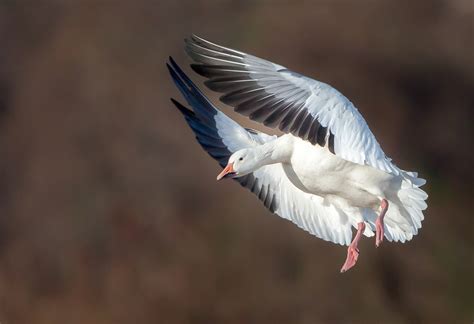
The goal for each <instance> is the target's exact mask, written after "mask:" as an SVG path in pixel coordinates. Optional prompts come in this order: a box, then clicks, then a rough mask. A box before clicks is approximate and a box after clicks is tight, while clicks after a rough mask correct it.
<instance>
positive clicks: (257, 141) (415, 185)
mask: <svg viewBox="0 0 474 324" xmlns="http://www.w3.org/2000/svg"><path fill="white" fill-rule="evenodd" d="M186 51H187V53H188V54H189V55H190V57H191V58H193V59H194V61H195V62H196V64H192V65H191V66H192V68H193V69H194V70H195V71H196V72H198V73H199V74H201V75H203V76H205V77H207V78H209V80H207V81H206V82H205V84H206V85H207V86H208V87H209V88H210V89H212V90H215V91H218V92H222V93H223V96H222V97H221V101H223V102H224V103H226V104H229V105H232V106H233V107H234V109H235V111H237V112H239V113H241V114H243V115H245V116H248V117H249V118H250V119H252V120H254V121H257V122H261V123H263V124H264V125H266V126H269V127H274V128H278V129H280V130H281V131H283V132H284V133H286V134H285V135H282V136H280V137H277V136H270V135H267V134H265V133H261V132H257V131H254V130H249V129H245V128H243V127H242V126H240V125H239V124H237V123H236V122H235V121H233V120H232V119H230V118H229V117H227V116H226V115H225V114H224V113H222V112H221V111H219V110H218V109H216V108H215V106H214V105H212V104H211V103H210V101H209V100H208V99H207V98H206V97H205V96H204V95H203V94H202V93H201V92H200V91H199V89H198V88H197V87H196V86H195V85H194V84H193V83H192V82H191V80H189V78H188V77H187V76H186V75H185V74H184V72H182V71H181V70H180V68H179V67H178V66H177V65H176V63H174V61H173V60H171V66H168V67H169V68H170V73H171V75H172V77H173V79H174V81H175V82H176V84H177V86H178V88H179V89H180V91H181V92H182V93H183V95H184V97H185V98H186V100H187V101H188V103H189V104H190V105H191V106H192V107H193V111H191V110H189V109H187V108H185V107H184V106H182V105H181V104H179V103H178V102H176V101H173V102H174V103H175V104H176V105H177V107H178V108H179V109H180V110H181V112H182V113H183V114H184V115H185V117H186V120H187V121H188V123H189V125H190V126H191V128H192V129H193V130H194V132H195V133H196V135H197V136H196V137H197V139H198V141H199V142H200V143H201V145H202V146H203V147H204V149H206V150H207V151H208V152H209V154H210V155H211V156H213V157H214V158H215V159H217V160H218V161H219V162H220V164H221V166H223V167H224V166H225V165H227V167H226V169H225V170H224V172H223V174H222V175H225V174H227V175H232V176H234V177H235V179H236V180H237V181H239V182H240V183H241V184H242V185H243V186H245V187H247V188H249V189H250V190H251V191H252V192H254V193H255V194H256V195H257V196H258V197H259V199H260V200H262V201H263V203H264V204H265V206H266V207H267V208H269V209H270V210H271V211H272V212H274V213H275V214H277V215H279V216H281V217H283V218H286V219H288V220H290V221H292V222H293V223H295V224H296V225H298V226H299V227H300V228H302V229H304V230H306V231H308V232H310V233H311V234H313V235H315V236H317V237H319V238H321V239H324V240H326V241H331V242H334V243H338V244H342V245H349V251H348V259H347V260H346V263H345V265H344V266H343V269H342V271H346V270H347V269H349V268H350V267H352V266H353V265H354V264H355V262H356V261H357V256H358V249H357V241H358V239H359V236H360V234H362V233H363V234H364V235H365V236H373V235H374V232H376V231H379V232H380V233H381V234H380V235H382V236H381V238H383V236H384V237H385V238H387V239H388V240H389V241H401V242H405V241H408V240H410V239H412V237H413V236H414V235H416V234H417V232H418V229H419V228H421V221H422V220H423V213H422V211H423V210H424V209H426V207H427V205H426V203H425V200H426V199H427V197H428V196H427V194H426V193H425V192H424V191H423V190H421V189H420V188H419V187H420V186H422V185H423V184H424V183H425V180H424V179H421V178H418V177H417V174H416V173H414V172H407V171H403V170H401V169H400V168H398V167H397V166H396V165H395V164H393V163H392V162H391V160H390V159H389V158H387V157H386V155H385V153H384V152H383V151H382V149H381V147H380V145H379V143H378V142H377V140H376V139H375V137H374V135H373V134H372V132H371V131H370V129H369V127H368V126H367V123H366V122H365V120H364V119H363V117H362V116H361V114H360V113H359V111H358V110H357V109H356V108H355V107H354V105H353V104H352V103H351V102H350V101H349V100H348V99H347V98H346V97H344V96H343V95H342V94H341V93H340V92H338V91H337V90H336V89H334V88H332V87H331V86H329V85H327V84H325V83H322V82H319V81H316V80H313V79H310V78H307V77H305V76H302V75H300V74H297V73H295V72H292V71H290V70H288V69H286V68H285V67H283V66H280V65H276V64H274V63H271V62H269V61H266V60H263V59H260V58H257V57H255V56H251V55H248V54H245V53H242V52H239V51H235V50H231V49H228V48H225V47H222V46H219V45H216V44H213V43H210V42H208V41H206V40H203V39H201V38H199V37H197V36H193V37H192V38H191V39H190V40H187V41H186ZM385 204H388V205H385ZM384 206H385V208H384ZM379 212H380V217H379V215H378V213H379ZM384 215H385V217H384ZM377 217H379V220H377V219H378V218H377ZM377 222H381V224H382V225H381V226H382V228H377ZM366 224H367V225H368V226H365V225H366ZM352 227H355V228H357V229H358V232H360V234H359V233H358V235H356V238H355V239H354V241H353V242H352V244H351V238H352V230H351V229H352ZM381 238H380V237H377V245H378V244H379V242H381Z"/></svg>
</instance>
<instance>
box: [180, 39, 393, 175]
mask: <svg viewBox="0 0 474 324" xmlns="http://www.w3.org/2000/svg"><path fill="white" fill-rule="evenodd" d="M186 52H187V53H188V55H189V56H190V57H191V58H192V59H193V60H194V61H195V62H196V64H192V65H191V67H192V68H193V69H194V71H196V72H197V73H199V74H200V75H202V76H204V77H207V78H209V80H207V81H206V82H205V84H206V86H207V87H209V88H210V89H211V90H214V91H217V92H221V93H224V95H223V96H221V98H220V100H221V101H222V102H224V103H226V104H229V105H231V106H233V107H234V110H235V111H236V112H238V113H241V114H243V115H245V116H248V117H249V118H250V119H251V120H254V121H257V122H260V123H263V124H264V125H265V126H268V127H272V128H278V129H280V130H281V131H283V132H285V133H291V134H293V135H295V136H299V137H301V138H302V139H304V140H308V141H310V142H311V143H312V144H318V145H321V146H325V145H327V146H328V148H329V150H331V152H333V153H334V154H336V155H338V156H340V157H341V158H344V159H346V160H348V161H351V162H354V163H359V164H362V165H370V166H372V167H375V168H378V169H380V170H382V171H386V172H389V173H393V174H396V175H398V174H399V173H400V171H401V170H400V169H399V168H398V167H397V166H395V165H394V164H392V163H391V160H390V159H389V158H387V157H386V156H385V153H384V152H383V151H382V149H381V147H380V145H379V143H378V142H377V140H376V139H375V136H374V135H373V134H372V132H371V131H370V129H369V127H368V126H367V123H366V122H365V120H364V118H363V117H362V115H361V114H360V113H359V111H358V110H357V109H356V108H355V107H354V105H353V104H352V103H351V102H350V101H349V100H348V99H347V98H346V97H344V96H343V95H342V94H341V93H340V92H338V91H337V90H336V89H334V88H333V87H331V86H330V85H328V84H325V83H322V82H319V81H316V80H313V79H310V78H307V77H305V76H303V75H300V74H298V73H295V72H292V71H290V70H288V69H287V68H285V67H283V66H281V65H277V64H274V63H272V62H269V61H266V60H263V59H260V58H258V57H255V56H252V55H249V54H245V53H242V52H239V51H236V50H233V49H229V48H226V47H223V46H220V45H216V44H213V43H211V42H209V41H207V40H204V39H202V38H199V37H197V36H192V37H191V39H187V40H186Z"/></svg>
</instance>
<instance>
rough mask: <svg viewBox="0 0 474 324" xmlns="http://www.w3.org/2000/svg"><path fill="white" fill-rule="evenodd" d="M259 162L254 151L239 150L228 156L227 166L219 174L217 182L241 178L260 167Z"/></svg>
mask: <svg viewBox="0 0 474 324" xmlns="http://www.w3.org/2000/svg"><path fill="white" fill-rule="evenodd" d="M260 160H261V159H260V158H259V156H258V154H257V152H256V151H255V150H251V149H242V150H239V151H237V152H235V153H234V154H232V155H231V156H230V158H229V161H228V162H227V166H226V167H225V168H224V170H222V172H221V173H219V175H218V176H217V180H221V179H223V178H236V177H242V176H244V175H246V174H249V173H251V172H253V171H255V170H257V169H258V168H259V167H260V166H261V165H260Z"/></svg>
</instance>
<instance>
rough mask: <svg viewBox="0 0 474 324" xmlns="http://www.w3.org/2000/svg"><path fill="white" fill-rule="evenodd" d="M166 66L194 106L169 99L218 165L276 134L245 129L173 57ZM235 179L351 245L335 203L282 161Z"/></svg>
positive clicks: (276, 209) (321, 233)
mask: <svg viewBox="0 0 474 324" xmlns="http://www.w3.org/2000/svg"><path fill="white" fill-rule="evenodd" d="M168 68H169V71H170V74H171V76H172V78H173V80H174V82H175V83H176V85H177V87H178V89H179V90H180V91H181V93H182V94H183V96H184V98H185V99H186V101H187V102H188V104H189V105H190V106H191V107H192V108H193V110H190V109H188V108H186V107H185V106H183V105H182V104H180V103H179V102H177V101H176V100H174V99H171V100H172V101H173V103H174V104H175V106H176V107H177V108H178V109H179V110H180V111H181V113H182V114H183V115H184V117H185V119H186V121H187V122H188V124H189V126H190V127H191V129H192V130H193V131H194V133H195V135H196V139H197V140H198V142H199V143H200V144H201V146H202V147H203V148H204V149H205V150H206V151H207V152H208V153H209V154H210V155H211V156H212V157H213V158H214V159H216V160H217V161H218V162H219V164H220V165H221V166H222V167H223V166H225V164H226V163H227V161H228V159H229V157H230V156H231V155H232V153H233V152H235V151H237V150H239V149H243V148H249V147H253V146H257V145H260V144H263V143H265V142H267V141H270V140H273V139H275V138H276V136H270V135H267V134H263V133H260V132H256V131H253V130H248V129H245V128H243V127H241V126H240V125H239V124H237V123H236V122H234V121H233V120H232V119H230V118H229V117H227V116H226V115H225V114H224V113H222V112H221V111H219V110H218V109H216V108H215V107H214V105H213V104H212V103H211V102H210V101H209V100H208V99H207V98H206V97H205V96H204V95H203V94H202V93H201V92H200V91H199V89H198V88H197V87H196V86H195V85H194V84H193V83H192V81H191V80H190V79H189V78H188V77H187V76H186V75H185V74H184V72H183V71H182V70H181V69H180V68H179V66H178V65H177V64H176V63H175V62H174V61H173V59H170V64H168ZM235 180H236V181H238V182H239V183H240V184H241V185H242V186H244V187H246V188H248V189H249V190H250V191H252V192H253V193H254V194H255V195H256V196H257V197H258V198H259V199H260V200H261V201H262V202H263V204H264V205H265V207H267V208H268V209H269V210H270V211H271V212H273V213H275V214H277V215H279V216H281V217H282V218H286V219H288V220H290V221H292V222H293V223H295V224H296V225H298V226H299V227H300V228H302V229H304V230H306V231H308V232H310V233H311V234H313V235H316V236H317V237H319V238H321V239H323V240H326V241H331V242H334V243H338V244H345V245H348V244H349V243H350V241H351V237H352V232H351V224H350V223H349V221H348V218H347V216H346V215H345V214H343V213H339V212H338V211H337V210H336V209H335V208H334V207H333V206H325V205H323V200H322V198H321V197H318V196H315V195H311V194H308V193H305V192H303V191H301V190H299V189H298V188H296V187H295V186H294V185H293V184H292V183H291V182H290V180H289V179H288V177H287V176H286V174H285V172H284V171H283V167H282V165H281V164H273V165H267V166H264V167H261V168H260V169H258V170H257V171H255V172H253V173H251V174H248V175H246V176H243V177H239V178H235Z"/></svg>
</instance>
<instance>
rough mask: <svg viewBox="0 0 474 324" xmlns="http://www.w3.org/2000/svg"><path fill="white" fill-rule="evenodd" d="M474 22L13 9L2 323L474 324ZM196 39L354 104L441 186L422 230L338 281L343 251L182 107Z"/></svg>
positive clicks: (356, 9) (2, 102)
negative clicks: (286, 216)
mask: <svg viewBox="0 0 474 324" xmlns="http://www.w3.org/2000/svg"><path fill="white" fill-rule="evenodd" d="M473 21H474V3H473V2H472V1H471V0H466V1H464V0H450V1H443V0H436V1H424V0H423V1H405V0H404V1H399V0H391V1H371V0H362V1H351V2H349V1H329V0H322V1H290V0H287V1H269V0H267V1H184V2H183V1H111V0H110V1H85V0H84V1H82V0H81V1H79V0H78V1H59V0H58V1H52V0H50V1H32V0H29V1H28V0H27V1H13V0H11V1H8V0H2V1H1V2H0V322H1V323H2V324H13V323H36V324H42V323H48V324H49V323H91V324H94V323H472V321H473V320H474V311H473V310H474V293H473V291H474V279H473V273H474V260H473V255H474V242H473V234H474V224H473V213H472V211H471V206H472V195H473V193H474V192H473V188H472V184H473V181H474V175H473V171H472V167H473V164H474V158H473V153H472V149H473V147H472V146H473V143H472V138H473V126H472V123H473V109H474V91H473V90H474V61H473V57H474V53H473V48H474V46H473V43H474V40H473ZM191 33H196V34H198V35H200V36H202V37H205V38H208V39H210V40H211V41H214V42H217V43H220V44H223V45H227V46H229V47H233V48H237V49H240V50H242V51H246V52H249V53H252V54H254V55H258V56H262V57H265V58H268V59H270V60H272V61H275V62H278V63H280V64H282V65H285V66H287V67H289V68H291V69H293V70H296V71H298V72H301V73H304V74H306V75H309V76H311V77H314V78H316V79H319V80H322V81H324V82H327V83H329V84H331V85H333V86H335V87H336V88H337V89H339V90H340V91H341V92H342V93H344V94H345V95H346V96H347V97H349V98H350V99H351V100H352V101H353V102H354V103H355V104H356V106H357V107H358V108H359V110H360V111H361V112H362V114H363V115H364V117H365V118H366V120H367V121H368V123H369V125H370V126H371V129H372V131H373V132H374V133H375V135H376V137H377V138H378V140H379V142H380V143H381V145H382V146H383V148H384V150H385V152H386V153H387V155H388V156H391V157H392V158H393V159H394V161H395V162H396V163H397V164H398V165H399V166H401V167H402V168H404V169H407V170H416V171H418V172H419V173H420V174H421V176H423V177H424V178H426V179H428V184H427V185H426V187H425V189H426V190H427V191H428V193H429V195H430V198H429V208H428V210H427V211H426V213H425V215H426V219H425V222H424V223H423V228H422V230H421V232H420V234H419V235H418V236H417V237H415V239H414V240H413V241H411V242H409V243H407V244H390V243H385V244H384V245H383V246H382V247H381V248H379V249H375V247H374V242H373V239H366V240H364V241H363V242H362V245H361V257H360V259H359V263H358V265H357V267H356V268H354V269H353V270H351V271H350V272H348V273H345V274H343V275H341V274H340V273H339V269H340V266H341V265H342V263H343V261H344V259H345V255H346V249H345V248H343V247H340V246H337V245H334V244H330V243H327V242H324V241H322V240H319V239H316V238H315V237H312V236H310V235H309V234H307V233H306V232H303V231H301V230H299V229H298V228H296V226H294V225H293V224H291V223H289V222H288V221H285V220H282V219H280V218H278V217H276V216H273V215H271V214H270V213H269V212H268V211H267V210H266V209H265V208H264V207H263V206H262V205H261V203H260V202H259V201H258V200H257V199H255V197H253V195H252V194H250V193H249V192H247V191H245V190H243V189H242V188H240V186H238V185H237V184H236V183H233V182H232V181H225V182H222V183H216V181H215V175H216V174H217V173H218V172H219V171H220V170H219V167H218V165H217V163H216V162H215V161H213V160H212V159H211V158H210V157H209V156H207V155H206V153H205V152H203V151H202V150H201V148H200V147H199V146H198V145H197V144H196V142H195V141H194V139H193V134H192V133H191V131H190V130H189V129H188V128H187V125H186V124H185V123H184V121H183V120H182V118H181V116H180V114H179V113H178V112H177V111H176V110H175V109H174V108H173V106H172V105H171V104H170V102H169V98H170V97H175V98H178V99H180V100H182V99H181V98H180V96H179V93H178V91H177V90H176V89H175V88H174V86H173V84H172V82H171V81H170V78H169V76H168V74H167V70H166V68H165V62H166V60H167V57H168V56H169V55H172V56H173V57H174V58H175V59H176V60H177V61H178V62H179V63H180V64H181V65H182V66H184V67H185V69H186V71H188V72H190V73H191V74H190V75H191V77H192V78H193V79H194V80H195V81H196V82H198V84H199V85H202V83H201V81H202V79H201V78H199V77H197V76H196V75H195V74H194V73H192V72H191V70H190V69H189V67H188V63H189V62H190V61H189V60H188V59H187V58H186V57H185V55H184V52H183V39H184V38H185V37H186V36H188V35H190V34H191ZM206 93H208V94H209V96H210V98H211V99H213V100H214V101H215V102H217V96H216V94H214V93H211V92H210V91H206ZM218 106H219V107H221V108H222V109H223V110H224V111H225V112H226V113H228V114H230V115H231V116H233V117H235V114H233V113H231V109H230V108H228V107H225V106H223V105H222V104H218ZM238 120H239V121H243V122H244V123H245V125H246V126H251V127H254V128H259V129H261V128H260V127H259V126H257V125H254V124H252V123H249V122H247V121H245V120H244V119H242V118H240V119H238Z"/></svg>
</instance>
